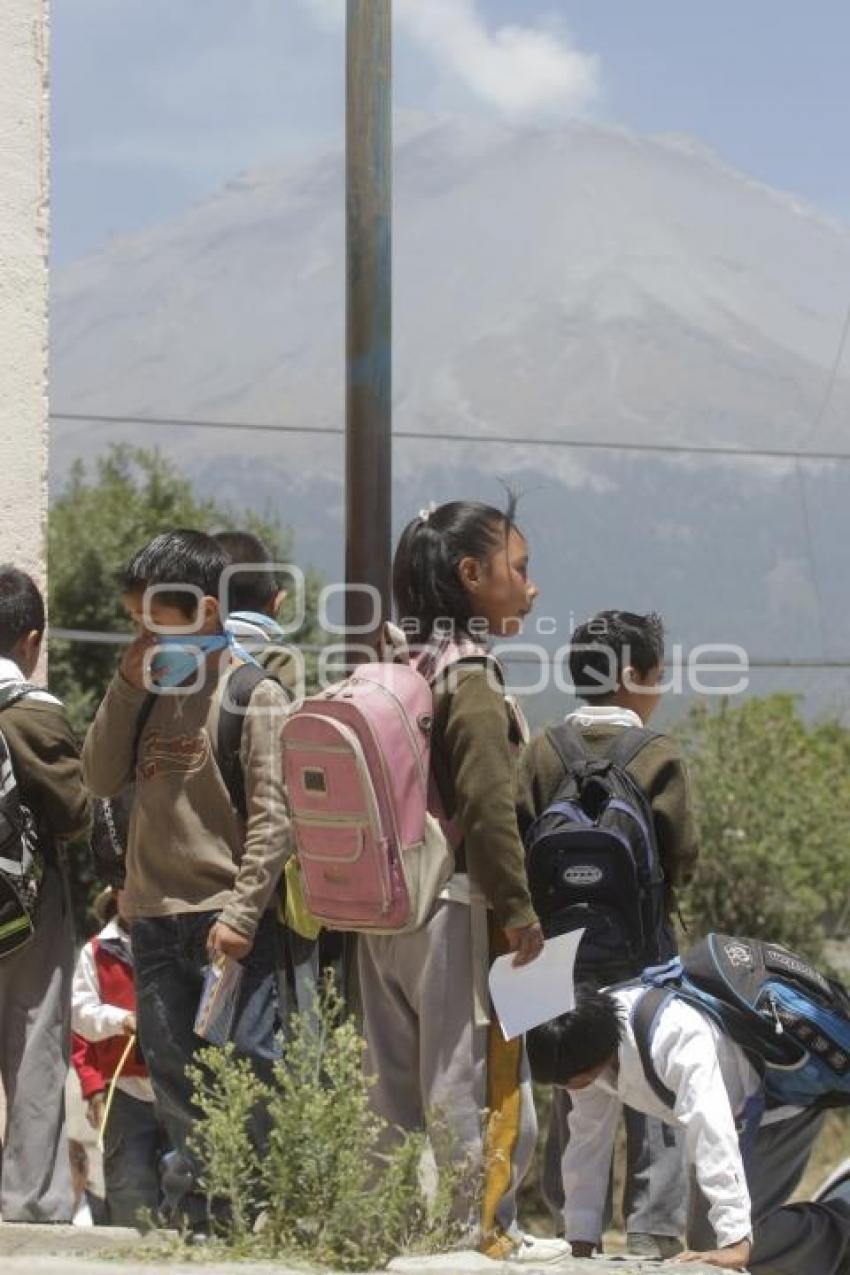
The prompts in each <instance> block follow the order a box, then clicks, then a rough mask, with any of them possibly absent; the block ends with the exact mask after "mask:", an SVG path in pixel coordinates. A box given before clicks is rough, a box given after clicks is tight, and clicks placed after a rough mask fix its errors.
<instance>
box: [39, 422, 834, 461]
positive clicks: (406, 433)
mask: <svg viewBox="0 0 850 1275" xmlns="http://www.w3.org/2000/svg"><path fill="white" fill-rule="evenodd" d="M50 419H51V421H56V422H58V423H60V424H62V423H78V424H83V423H87V424H91V425H143V426H151V427H154V428H156V427H162V428H167V429H222V430H231V431H242V430H246V431H255V432H258V433H267V434H320V435H321V434H326V435H328V436H340V437H341V436H342V435H344V433H345V430H344V428H343V427H342V426H341V425H271V424H268V423H266V424H262V423H258V422H254V421H213V420H202V419H198V420H194V419H187V418H185V417H167V416H117V415H116V416H113V415H107V414H103V413H96V414H92V415H86V414H85V413H83V412H51V413H50ZM393 438H394V439H404V440H411V441H421V442H428V443H473V444H474V443H482V444H483V443H486V444H487V445H488V446H494V445H498V444H500V443H501V444H502V445H503V446H506V447H561V448H567V449H574V450H576V451H600V452H648V453H655V454H660V455H669V456H725V457H728V458H731V459H736V460H793V461H799V462H802V463H805V462H807V461H808V462H810V463H818V462H822V461H850V452H826V451H820V452H812V451H806V452H800V451H794V450H792V449H789V448H744V447H714V446H710V445H707V444H700V443H632V442H613V441H607V440H602V439H578V438H535V437H533V436H529V435H505V434H448V433H441V432H431V431H428V430H397V431H396V432H395V433H394V434H393Z"/></svg>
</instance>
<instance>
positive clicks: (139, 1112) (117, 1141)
mask: <svg viewBox="0 0 850 1275" xmlns="http://www.w3.org/2000/svg"><path fill="white" fill-rule="evenodd" d="M167 1146H168V1142H167V1139H166V1137H165V1131H164V1129H163V1127H162V1125H161V1124H160V1122H159V1120H158V1118H157V1113H156V1108H155V1106H154V1104H153V1103H152V1102H143V1101H142V1100H141V1099H139V1098H133V1097H131V1096H130V1094H127V1093H124V1092H123V1090H121V1089H116V1090H115V1095H114V1097H113V1099H112V1109H111V1111H110V1113H109V1120H108V1121H107V1124H106V1133H105V1137H104V1148H103V1151H104V1155H103V1177H104V1182H105V1185H106V1206H107V1209H108V1211H109V1224H110V1226H135V1225H136V1223H137V1221H138V1215H139V1211H140V1210H141V1209H147V1210H148V1211H149V1212H150V1213H152V1214H154V1215H155V1214H156V1211H157V1208H158V1206H159V1161H160V1156H161V1155H162V1154H163V1152H164V1151H165V1150H166V1148H167Z"/></svg>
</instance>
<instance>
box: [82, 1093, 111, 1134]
mask: <svg viewBox="0 0 850 1275" xmlns="http://www.w3.org/2000/svg"><path fill="white" fill-rule="evenodd" d="M105 1108H106V1102H105V1099H104V1097H103V1094H102V1093H93V1094H92V1096H91V1097H90V1098H89V1100H88V1102H87V1103H86V1120H88V1122H89V1124H90V1125H91V1127H92V1128H93V1129H99V1128H100V1126H101V1125H102V1124H103V1113H104V1110H105Z"/></svg>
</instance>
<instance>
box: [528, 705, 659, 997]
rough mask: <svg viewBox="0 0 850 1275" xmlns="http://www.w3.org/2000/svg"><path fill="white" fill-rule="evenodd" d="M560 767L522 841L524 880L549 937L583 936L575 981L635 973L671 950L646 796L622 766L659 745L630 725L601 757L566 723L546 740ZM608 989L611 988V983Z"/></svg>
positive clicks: (548, 734)
mask: <svg viewBox="0 0 850 1275" xmlns="http://www.w3.org/2000/svg"><path fill="white" fill-rule="evenodd" d="M546 734H547V737H548V739H549V741H550V743H551V745H552V747H553V748H554V749H555V751H556V752H557V754H558V756H559V758H560V759H561V763H562V765H563V767H564V778H563V780H562V782H561V784H560V785H559V787H558V790H557V792H556V794H555V798H554V800H553V801H552V802H551V803H550V804H549V805H548V806H547V807H546V809H545V810H544V811H543V813H542V814H541V815H539V817H538V818H537V819H536V820H535V821H534V823H533V824H532V825H531V826H530V828H529V829H528V831H527V833H526V835H525V847H526V852H527V861H526V863H527V870H528V882H529V887H530V889H531V898H532V902H533V904H534V909H535V911H536V913H537V915H538V917H539V918H540V922H541V925H542V926H543V933H544V934H545V935H546V937H547V938H552V937H553V936H555V935H558V934H564V933H566V932H567V931H568V930H578V929H584V931H585V933H584V937H583V938H582V941H581V945H580V947H579V950H578V955H577V971H578V974H579V977H586V976H592V977H593V978H594V979H596V980H597V981H598V979H599V978H601V979H602V981H603V982H604V981H606V980H605V971H606V970H609V971H612V977H613V978H616V979H619V978H622V977H625V973H624V971H627V972H630V973H635V974H638V973H640V971H641V970H642V969H644V968H645V967H646V966H647V965H653V964H655V963H657V962H658V961H661V960H666V959H667V958H668V957H669V956H670V953H671V950H672V951H675V947H674V946H672V945H671V937H670V932H669V929H668V928H667V924H666V910H665V902H666V887H665V879H664V872H663V870H662V867H661V860H660V857H659V854H658V845H657V842H656V836H655V823H654V819H653V815H652V809H651V807H650V804H649V800H648V798H647V796H646V794H645V793H644V792H643V791H642V790H641V789H640V788H639V786H638V785H637V784H636V783H635V781H634V780H633V779H632V777H631V775H630V774H629V773H628V772H627V770H626V767H627V766H628V764H629V763H630V762H631V761H632V760H633V759H634V758H635V757H636V756H637V755H638V753H639V752H640V751H641V749H643V748H645V747H646V745H647V744H648V743H649V742H650V740H653V739H656V738H657V735H656V734H655V733H654V732H653V731H648V730H645V729H642V728H641V727H631V728H629V729H626V730H623V731H621V732H620V733H619V734H618V735H616V737H615V738H614V739H613V740H612V742H611V744H610V745H609V747H608V748H607V749H606V752H605V754H604V756H601V757H600V756H598V755H596V754H591V752H590V751H589V750H588V749H587V747H586V746H585V743H584V740H583V739H582V735H581V732H580V731H578V730H577V729H575V727H573V726H571V725H570V724H569V723H566V722H565V723H563V724H562V725H560V726H556V727H554V728H553V729H550V730H548V731H547V732H546ZM608 981H610V980H608Z"/></svg>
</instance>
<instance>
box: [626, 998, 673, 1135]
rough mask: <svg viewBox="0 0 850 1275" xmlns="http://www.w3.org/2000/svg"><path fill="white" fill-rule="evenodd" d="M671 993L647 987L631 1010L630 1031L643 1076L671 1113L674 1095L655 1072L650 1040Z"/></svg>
mask: <svg viewBox="0 0 850 1275" xmlns="http://www.w3.org/2000/svg"><path fill="white" fill-rule="evenodd" d="M672 997H673V993H672V992H671V991H669V990H668V989H667V988H664V987H648V988H647V989H646V991H645V992H644V993H643V995H642V996H641V997H640V998H639V999H638V1001H637V1003H636V1004H635V1007H634V1009H633V1010H632V1031H633V1032H634V1034H635V1044H636V1045H637V1050H638V1054H639V1056H640V1062H641V1066H642V1067H643V1074H644V1076H645V1077H646V1082H647V1084H648V1085H649V1087H650V1089H651V1090H652V1092H653V1093H654V1094H655V1096H656V1098H658V1099H659V1100H660V1101H661V1102H663V1103H664V1106H665V1107H669V1108H670V1110H671V1111H672V1110H673V1109H674V1107H675V1106H676V1095H675V1094H674V1093H673V1091H672V1089H668V1088H667V1086H666V1085H665V1084H664V1082H663V1080H662V1079H661V1077H660V1076H659V1074H658V1072H657V1071H656V1070H655V1063H654V1062H653V1061H652V1039H653V1037H654V1035H655V1029H656V1027H657V1026H658V1020H659V1018H660V1017H661V1014H662V1011H663V1010H664V1009H665V1007H666V1006H667V1005H668V1004H669V1003H670V1001H671V1000H672Z"/></svg>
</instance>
